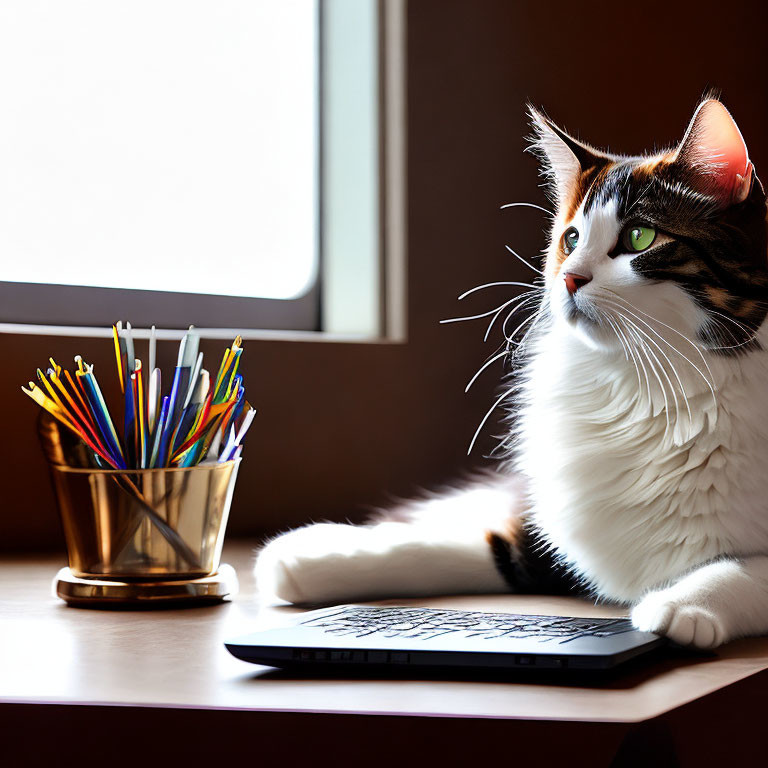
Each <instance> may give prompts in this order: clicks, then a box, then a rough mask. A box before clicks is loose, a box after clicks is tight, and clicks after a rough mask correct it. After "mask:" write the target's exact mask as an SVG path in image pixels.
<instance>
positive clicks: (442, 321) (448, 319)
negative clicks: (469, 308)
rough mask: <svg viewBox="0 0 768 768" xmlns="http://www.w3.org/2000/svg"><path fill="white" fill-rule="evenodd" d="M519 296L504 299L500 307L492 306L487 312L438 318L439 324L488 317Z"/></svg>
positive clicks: (500, 310)
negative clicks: (507, 299) (443, 318)
mask: <svg viewBox="0 0 768 768" xmlns="http://www.w3.org/2000/svg"><path fill="white" fill-rule="evenodd" d="M519 298H520V297H519V296H515V297H514V298H512V299H510V300H509V301H505V302H504V303H503V304H502V305H501V306H500V307H494V308H493V309H489V310H488V311H487V312H480V313H479V314H477V315H466V316H465V317H449V318H446V319H445V320H440V325H444V324H445V323H463V322H465V321H466V320H479V319H480V318H481V317H488V315H492V314H494V312H502V311H503V310H504V308H505V307H508V306H509V305H510V304H511V303H512V302H513V301H515V299H519Z"/></svg>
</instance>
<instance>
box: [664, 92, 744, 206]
mask: <svg viewBox="0 0 768 768" xmlns="http://www.w3.org/2000/svg"><path fill="white" fill-rule="evenodd" d="M674 162H675V163H679V164H681V165H682V166H683V167H684V168H685V169H686V170H688V171H689V172H692V174H693V175H692V177H691V184H692V186H694V188H695V189H697V190H698V191H700V192H702V193H703V194H705V195H709V196H710V197H714V198H715V199H716V200H717V201H718V202H719V203H720V204H721V205H722V206H729V205H733V204H735V203H740V202H742V201H743V200H745V199H746V198H747V196H748V195H749V191H750V188H751V186H752V177H753V175H754V169H753V167H752V163H751V162H750V161H749V155H748V153H747V145H746V144H745V143H744V139H743V137H742V135H741V131H739V128H738V126H737V125H736V121H735V120H734V119H733V118H732V117H731V114H730V112H728V110H727V109H726V108H725V107H724V106H723V105H722V104H721V103H720V102H719V101H718V100H717V99H706V100H705V101H702V103H701V104H699V107H698V109H697V110H696V112H695V113H694V115H693V118H692V119H691V122H690V125H689V126H688V130H687V131H686V132H685V136H684V138H683V140H682V141H681V142H680V146H679V147H678V148H677V152H676V156H675V160H674Z"/></svg>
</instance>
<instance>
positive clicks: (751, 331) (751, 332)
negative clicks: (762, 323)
mask: <svg viewBox="0 0 768 768" xmlns="http://www.w3.org/2000/svg"><path fill="white" fill-rule="evenodd" d="M707 314H709V315H717V316H718V317H722V318H724V319H725V320H728V321H730V322H731V323H733V324H734V325H735V326H736V327H737V328H739V329H741V330H742V331H743V332H744V333H745V335H746V336H747V338H746V339H745V340H744V341H742V342H741V343H740V344H734V345H732V346H720V347H715V349H737V348H738V347H743V346H744V345H745V344H749V343H751V342H752V341H754V340H755V334H756V333H757V329H756V328H750V327H749V326H747V325H745V324H744V323H741V322H739V321H738V320H734V319H733V318H732V317H729V316H728V315H724V314H723V313H722V312H718V311H716V310H714V309H707ZM709 320H711V321H714V322H716V323H717V324H718V325H720V326H721V327H722V328H725V325H723V322H722V321H721V320H717V319H716V318H713V317H710V318H709ZM730 334H731V337H732V338H733V339H734V341H735V340H736V335H735V334H734V333H733V331H730Z"/></svg>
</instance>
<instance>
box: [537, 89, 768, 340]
mask: <svg viewBox="0 0 768 768" xmlns="http://www.w3.org/2000/svg"><path fill="white" fill-rule="evenodd" d="M531 117H532V120H533V124H534V128H535V132H536V136H535V142H534V149H535V150H536V151H537V153H538V154H539V156H540V157H541V159H542V163H543V168H544V173H545V176H546V177H547V180H548V185H549V188H550V193H551V196H552V198H553V200H554V202H555V204H556V208H557V214H556V217H555V220H554V222H553V229H552V238H551V242H550V245H549V248H548V250H547V254H546V262H545V269H544V272H545V278H546V285H547V292H548V296H547V300H548V301H549V305H550V309H551V311H552V314H553V315H554V317H555V318H556V320H557V321H559V322H561V323H563V324H564V325H566V326H567V327H568V328H570V329H571V330H573V332H574V333H575V334H576V335H577V336H579V337H580V338H581V339H582V340H583V341H584V342H586V343H587V344H589V345H590V346H593V347H596V348H618V347H621V346H622V344H621V342H622V341H624V342H627V341H632V340H633V339H634V340H635V341H639V340H641V339H643V340H644V341H645V343H646V344H650V343H651V341H652V340H654V336H653V334H654V333H659V332H661V333H665V334H667V333H669V332H670V331H672V332H674V333H677V334H680V335H684V336H685V337H686V338H688V339H692V340H693V341H695V343H696V344H698V345H702V346H705V347H708V348H710V349H718V350H721V351H722V353H724V354H728V353H736V352H740V351H744V350H747V349H749V348H750V347H754V341H751V339H752V337H753V335H754V333H755V331H756V329H757V328H758V327H759V326H760V325H761V323H762V322H763V320H764V319H765V316H766V312H767V311H768V253H767V248H768V246H767V237H766V198H765V193H764V191H763V187H762V185H761V183H760V181H759V180H758V178H757V175H756V173H755V169H754V167H753V165H752V163H751V162H750V160H749V155H748V153H747V147H746V144H745V143H744V140H743V138H742V136H741V133H740V131H739V129H738V127H737V126H736V123H735V122H734V120H733V118H732V117H731V115H730V114H729V112H728V111H727V110H726V108H725V107H724V106H723V105H722V104H721V103H720V102H719V101H718V100H716V99H707V100H705V101H703V102H702V103H701V104H700V105H699V107H698V109H697V110H696V112H695V114H694V116H693V119H692V120H691V123H690V125H689V126H688V130H687V131H686V132H685V135H684V137H683V139H682V141H681V142H680V144H679V145H678V146H676V147H674V148H673V149H670V150H667V151H663V152H661V153H659V154H654V155H648V156H643V157H623V156H617V155H613V154H609V153H607V152H602V151H599V150H596V149H594V148H592V147H590V146H588V145H587V144H585V143H583V142H581V141H579V140H577V139H574V138H573V137H571V136H569V135H568V134H567V133H565V132H564V131H563V130H561V129H560V128H558V127H557V126H556V125H555V124H554V123H552V122H551V121H550V120H549V119H548V118H547V117H545V116H544V115H543V114H541V113H540V112H538V111H536V110H534V109H532V110H531ZM649 325H650V328H649ZM664 329H668V330H664ZM622 335H623V338H622ZM649 337H650V340H649Z"/></svg>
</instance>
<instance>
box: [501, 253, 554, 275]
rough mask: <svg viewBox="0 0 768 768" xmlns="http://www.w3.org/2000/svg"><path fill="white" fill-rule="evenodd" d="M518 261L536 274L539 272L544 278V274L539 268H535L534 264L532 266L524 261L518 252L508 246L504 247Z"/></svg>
mask: <svg viewBox="0 0 768 768" xmlns="http://www.w3.org/2000/svg"><path fill="white" fill-rule="evenodd" d="M504 247H505V248H506V249H507V250H508V251H509V252H510V253H511V254H512V255H513V256H514V257H515V258H516V259H517V260H518V261H521V262H522V263H523V264H525V266H526V267H528V269H532V270H533V271H534V272H538V273H539V274H540V275H541V276H542V277H543V276H544V273H543V272H542V271H541V270H540V269H538V267H534V266H533V264H531V263H530V262H529V261H527V260H526V259H524V258H523V257H522V256H521V255H520V254H519V253H517V251H514V250H512V248H510V247H509V246H508V245H505V246H504Z"/></svg>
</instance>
